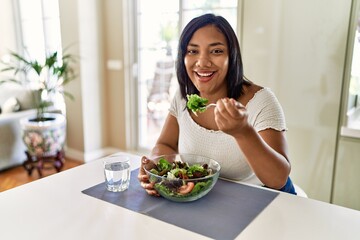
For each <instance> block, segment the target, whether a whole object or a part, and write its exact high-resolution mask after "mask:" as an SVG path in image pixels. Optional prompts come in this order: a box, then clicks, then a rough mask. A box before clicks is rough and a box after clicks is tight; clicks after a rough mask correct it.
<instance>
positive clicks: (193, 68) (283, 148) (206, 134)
mask: <svg viewBox="0 0 360 240" xmlns="http://www.w3.org/2000/svg"><path fill="white" fill-rule="evenodd" d="M176 72H177V77H178V81H179V85H180V91H178V92H177V93H176V94H175V97H174V99H173V101H172V104H171V107H170V109H169V111H170V113H169V114H168V116H167V118H166V121H165V123H164V126H163V129H162V132H161V134H160V136H159V138H158V140H157V142H156V145H155V146H154V148H153V149H152V152H151V155H152V156H159V155H163V154H173V153H192V154H198V155H203V156H207V157H210V158H213V159H216V160H217V161H218V162H219V163H220V165H221V176H222V177H224V178H229V179H233V180H244V179H247V178H249V177H251V176H252V175H254V174H255V175H256V177H257V178H258V180H260V182H261V183H262V184H263V185H265V186H267V187H270V188H273V189H279V190H282V191H287V192H290V193H294V194H296V193H295V191H294V187H293V185H292V183H291V180H290V178H289V174H290V162H289V160H288V150H287V142H286V138H285V130H286V126H285V118H284V114H283V111H282V108H281V106H280V104H279V102H278V100H277V99H276V97H275V96H274V94H273V93H272V92H271V91H270V89H268V88H264V87H261V86H258V85H256V84H254V83H252V82H250V81H248V80H247V79H246V78H245V77H244V74H243V64H242V60H241V53H240V47H239V43H238V40H237V37H236V34H235V32H234V31H233V29H232V27H231V25H230V24H229V23H228V22H227V21H226V20H225V19H224V18H223V17H221V16H215V15H213V14H205V15H202V16H200V17H197V18H194V19H193V20H192V21H190V22H189V24H188V25H187V26H186V27H185V28H184V30H183V32H182V34H181V36H180V42H179V48H178V56H177V64H176ZM188 94H198V95H200V96H201V97H202V98H206V99H208V100H209V103H216V107H215V108H209V109H208V110H206V111H205V112H203V113H199V114H197V116H196V115H194V113H192V112H191V111H189V110H188V109H186V101H187V100H186V99H187V98H186V96H187V95H188ZM148 161H149V160H148V159H147V158H146V157H143V159H142V165H143V164H145V163H147V162H148ZM138 178H139V181H140V182H141V185H142V187H143V188H145V190H146V191H147V192H148V193H149V194H151V195H158V193H157V192H156V190H154V189H153V185H152V184H150V183H149V181H148V177H147V175H146V174H145V172H144V171H143V169H142V167H141V168H140V171H139V176H138Z"/></svg>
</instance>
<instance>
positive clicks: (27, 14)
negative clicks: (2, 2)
mask: <svg viewBox="0 0 360 240" xmlns="http://www.w3.org/2000/svg"><path fill="white" fill-rule="evenodd" d="M19 7H20V19H21V21H24V20H31V19H34V18H38V19H41V18H42V10H41V0H30V1H29V0H19Z"/></svg>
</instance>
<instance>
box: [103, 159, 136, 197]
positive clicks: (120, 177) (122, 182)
mask: <svg viewBox="0 0 360 240" xmlns="http://www.w3.org/2000/svg"><path fill="white" fill-rule="evenodd" d="M103 162H104V174H105V184H106V188H107V190H109V191H111V192H122V191H125V190H126V189H128V188H129V184H130V157H129V156H126V155H113V156H109V157H106V158H104V159H103Z"/></svg>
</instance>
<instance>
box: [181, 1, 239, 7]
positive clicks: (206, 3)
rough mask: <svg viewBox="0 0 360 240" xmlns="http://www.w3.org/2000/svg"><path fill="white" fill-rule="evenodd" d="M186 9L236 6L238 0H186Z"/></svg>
mask: <svg viewBox="0 0 360 240" xmlns="http://www.w3.org/2000/svg"><path fill="white" fill-rule="evenodd" d="M183 4H184V9H196V8H202V9H204V8H205V9H215V8H236V7H237V0H196V1H193V0H184V1H183Z"/></svg>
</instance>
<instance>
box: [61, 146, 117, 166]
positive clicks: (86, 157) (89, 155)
mask: <svg viewBox="0 0 360 240" xmlns="http://www.w3.org/2000/svg"><path fill="white" fill-rule="evenodd" d="M122 151H123V150H121V149H118V148H112V147H106V148H101V149H98V150H94V151H91V152H86V153H84V152H82V151H79V150H76V149H73V148H69V147H66V148H65V155H66V157H69V158H71V159H73V160H78V161H83V162H85V163H86V162H91V161H93V160H96V159H99V158H101V157H104V156H107V155H111V154H114V153H117V152H122Z"/></svg>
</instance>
